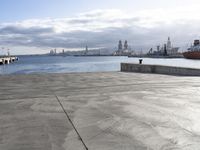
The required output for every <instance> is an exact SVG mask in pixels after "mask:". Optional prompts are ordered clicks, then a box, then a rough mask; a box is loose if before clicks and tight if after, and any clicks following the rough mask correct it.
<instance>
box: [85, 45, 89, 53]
mask: <svg viewBox="0 0 200 150" xmlns="http://www.w3.org/2000/svg"><path fill="white" fill-rule="evenodd" d="M87 54H88V46H87V45H86V47H85V55H87Z"/></svg>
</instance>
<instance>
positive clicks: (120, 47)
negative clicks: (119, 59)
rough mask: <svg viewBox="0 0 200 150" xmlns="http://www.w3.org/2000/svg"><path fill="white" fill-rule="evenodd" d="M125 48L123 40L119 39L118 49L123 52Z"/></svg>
mask: <svg viewBox="0 0 200 150" xmlns="http://www.w3.org/2000/svg"><path fill="white" fill-rule="evenodd" d="M122 50H123V49H122V41H121V40H119V44H118V51H119V52H121V51H122Z"/></svg>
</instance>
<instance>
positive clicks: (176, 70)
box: [121, 63, 200, 76]
mask: <svg viewBox="0 0 200 150" xmlns="http://www.w3.org/2000/svg"><path fill="white" fill-rule="evenodd" d="M121 71H122V72H137V73H156V74H166V75H180V76H200V69H193V68H184V67H172V66H162V65H146V64H132V63H121Z"/></svg>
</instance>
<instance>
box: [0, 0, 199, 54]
mask: <svg viewBox="0 0 200 150" xmlns="http://www.w3.org/2000/svg"><path fill="white" fill-rule="evenodd" d="M199 8H200V2H199V0H139V1H138V0H0V12H1V13H0V46H1V47H8V48H9V49H12V52H13V53H14V54H24V53H27V54H30V53H46V52H48V51H49V50H50V49H53V48H57V49H63V48H64V49H66V50H77V49H82V48H83V47H85V45H88V46H89V47H92V48H102V47H105V48H114V47H116V43H117V41H118V40H119V39H121V40H128V41H129V44H130V45H131V46H132V47H133V48H134V49H135V50H137V49H145V50H148V49H149V48H151V47H155V46H156V45H157V44H161V43H163V42H165V41H166V39H167V37H168V36H171V39H172V42H173V43H174V44H175V45H178V46H180V47H182V48H185V47H186V46H187V45H188V44H190V43H191V42H192V41H193V39H194V38H199V34H198V32H199V31H200V27H199V24H200V13H199ZM1 52H2V51H1ZM0 54H1V53H0Z"/></svg>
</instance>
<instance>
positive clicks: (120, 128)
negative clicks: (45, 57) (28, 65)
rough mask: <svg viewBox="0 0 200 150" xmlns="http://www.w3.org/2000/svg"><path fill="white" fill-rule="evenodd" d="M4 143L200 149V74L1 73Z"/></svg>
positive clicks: (72, 149) (46, 147) (17, 149)
mask: <svg viewBox="0 0 200 150" xmlns="http://www.w3.org/2000/svg"><path fill="white" fill-rule="evenodd" d="M0 83H1V86H0V149H2V150H27V149H28V150H36V149H37V150H40V149H41V150H84V149H85V147H84V146H83V143H82V142H81V141H80V138H79V137H78V135H77V133H76V132H75V130H74V128H73V127H72V124H71V123H70V121H69V119H68V118H67V116H66V114H65V113H64V111H63V109H62V107H61V105H60V104H59V102H58V100H57V99H56V97H55V95H57V97H58V98H59V100H60V102H61V104H62V106H63V108H64V110H65V111H66V112H67V114H68V115H69V117H70V119H71V120H72V122H73V124H74V126H75V127H76V129H77V131H78V132H79V134H80V136H81V138H82V139H83V141H84V143H85V144H86V146H87V147H88V149H89V150H122V149H123V150H147V149H148V150H151V149H152V150H171V149H173V150H175V149H176V150H179V149H181V150H199V149H200V121H199V120H198V119H199V118H200V92H199V90H200V78H198V77H176V76H166V75H154V74H139V73H121V72H108V73H76V74H73V73H71V74H40V75H36V74H35V75H9V76H1V77H0Z"/></svg>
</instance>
